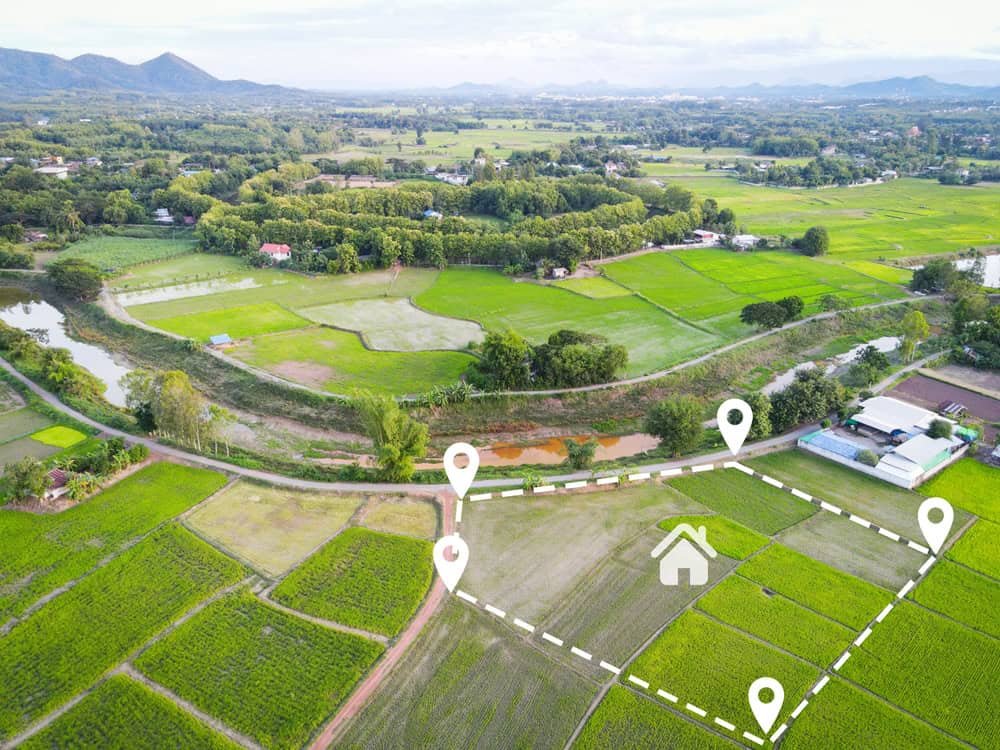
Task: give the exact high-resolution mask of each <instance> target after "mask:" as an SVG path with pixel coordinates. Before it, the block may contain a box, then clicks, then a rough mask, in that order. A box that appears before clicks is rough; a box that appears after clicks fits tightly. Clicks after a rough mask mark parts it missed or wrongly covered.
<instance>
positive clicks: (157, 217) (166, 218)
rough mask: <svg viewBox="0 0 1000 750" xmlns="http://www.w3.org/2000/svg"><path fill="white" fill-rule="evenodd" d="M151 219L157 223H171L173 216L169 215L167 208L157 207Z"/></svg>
mask: <svg viewBox="0 0 1000 750" xmlns="http://www.w3.org/2000/svg"><path fill="white" fill-rule="evenodd" d="M153 221H155V222H156V223H157V224H173V223H174V217H173V216H171V215H170V209H169V208H158V209H156V210H155V211H153Z"/></svg>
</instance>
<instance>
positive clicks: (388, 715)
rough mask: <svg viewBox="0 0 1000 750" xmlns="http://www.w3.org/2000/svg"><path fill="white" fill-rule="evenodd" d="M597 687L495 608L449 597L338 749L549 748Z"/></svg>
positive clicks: (558, 744) (557, 744) (562, 740)
mask: <svg viewBox="0 0 1000 750" xmlns="http://www.w3.org/2000/svg"><path fill="white" fill-rule="evenodd" d="M596 694H597V685H596V684H595V683H592V682H590V681H589V680H587V679H585V678H584V677H583V676H581V675H580V674H579V673H577V672H575V671H573V670H571V669H568V668H566V667H564V666H561V665H558V664H553V663H552V662H551V661H550V660H549V659H547V658H546V657H545V655H544V654H542V653H541V652H540V651H539V650H537V649H536V648H533V647H531V646H529V645H527V644H526V643H525V642H524V641H522V640H521V639H519V638H515V637H513V636H512V634H511V632H510V630H509V629H508V628H506V627H504V626H503V625H502V624H501V623H499V622H498V621H497V619H496V618H495V617H493V616H492V615H489V614H487V613H485V612H482V611H477V610H475V609H473V608H471V607H467V606H465V605H463V604H462V603H461V602H459V601H457V600H456V599H454V597H449V598H448V600H447V601H445V603H444V605H443V607H442V608H441V609H439V610H438V612H437V614H435V616H434V618H433V619H432V620H431V621H430V623H429V624H428V625H427V627H425V628H424V629H423V631H421V633H420V636H419V637H418V638H417V640H416V641H415V642H414V643H413V644H412V645H411V646H410V647H409V649H408V650H407V652H406V654H405V655H404V656H403V658H402V660H401V661H400V663H399V665H398V666H397V667H396V669H395V670H394V672H393V676H392V684H391V686H390V688H389V689H384V690H381V691H379V693H378V694H376V695H375V696H374V698H373V699H372V700H371V701H370V702H369V703H368V705H367V706H366V707H365V708H364V710H363V711H362V712H361V713H360V714H359V715H358V717H357V718H356V719H355V720H354V721H353V722H352V723H351V725H350V726H349V727H348V730H347V732H346V734H345V735H344V736H343V738H342V739H341V740H340V743H339V745H338V747H340V748H344V749H345V750H362V749H364V750H368V748H371V747H372V746H373V744H375V745H377V746H382V747H400V748H417V747H421V748H423V747H428V748H429V747H433V748H441V749H442V750H451V749H454V750H465V748H470V747H484V748H485V747H516V748H537V750H556V749H559V748H562V747H564V746H565V744H566V741H567V739H569V736H570V735H571V734H572V732H573V729H574V728H575V726H576V724H577V722H579V720H580V719H581V718H582V717H583V715H584V713H585V712H586V710H587V706H588V705H589V704H590V702H591V700H592V699H593V698H594V696H595V695H596ZM374 738H379V739H378V740H376V739H374Z"/></svg>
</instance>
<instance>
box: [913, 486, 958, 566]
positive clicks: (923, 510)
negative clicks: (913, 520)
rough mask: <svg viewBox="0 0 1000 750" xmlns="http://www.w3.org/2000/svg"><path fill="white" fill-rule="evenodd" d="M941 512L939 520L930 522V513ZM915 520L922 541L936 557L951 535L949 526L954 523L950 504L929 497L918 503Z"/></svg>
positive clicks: (938, 498) (953, 512) (953, 514)
mask: <svg viewBox="0 0 1000 750" xmlns="http://www.w3.org/2000/svg"><path fill="white" fill-rule="evenodd" d="M932 510H939V511H941V520H940V521H932V520H931V511H932ZM917 520H918V521H920V531H921V532H923V535H924V539H926V540H927V544H928V545H929V546H930V548H931V551H932V552H933V553H934V554H935V555H936V554H937V553H938V550H940V549H941V545H942V544H944V540H945V539H947V538H948V534H950V533H951V524H952V523H953V522H954V521H955V511H954V510H953V509H952V507H951V503H949V502H948V501H947V500H944V499H943V498H940V497H929V498H927V499H926V500H924V501H923V502H922V503H920V508H919V509H918V510H917Z"/></svg>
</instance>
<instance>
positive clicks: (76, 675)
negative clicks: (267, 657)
mask: <svg viewBox="0 0 1000 750" xmlns="http://www.w3.org/2000/svg"><path fill="white" fill-rule="evenodd" d="M245 572H246V571H245V569H244V568H243V567H242V566H240V565H238V564H237V563H235V562H233V561H232V560H230V559H229V558H227V557H224V556H223V555H221V554H219V553H218V552H216V551H215V550H214V549H212V547H210V546H209V545H208V544H206V543H204V542H202V541H201V540H199V539H198V538H197V537H195V536H194V535H192V534H190V533H189V532H187V531H185V530H184V529H182V528H180V527H178V526H168V527H165V528H164V529H161V530H160V531H157V532H156V533H155V534H153V535H152V536H150V537H149V538H147V539H145V540H144V541H142V542H140V543H139V544H137V545H136V546H134V547H132V548H131V549H129V550H128V551H126V552H124V553H122V555H121V556H119V557H117V558H116V559H115V560H113V561H112V562H111V563H109V564H108V565H106V566H105V567H103V568H101V569H99V570H97V571H95V572H94V573H93V575H90V576H88V577H87V578H85V579H83V580H82V581H81V582H80V583H79V584H77V585H76V586H75V587H73V588H72V589H70V590H68V591H67V592H65V593H63V594H61V595H60V596H57V597H56V598H55V599H53V600H52V601H51V602H48V603H47V604H46V605H45V606H44V607H42V608H41V609H40V610H39V611H37V612H35V613H33V614H32V615H31V616H30V617H28V619H26V620H24V621H22V622H20V623H18V624H17V625H15V626H14V628H13V629H12V630H11V631H10V633H9V634H7V635H6V636H3V637H2V638H0V640H2V643H3V648H0V685H3V686H4V692H3V697H2V698H0V738H9V737H10V736H11V735H12V734H14V733H16V732H18V731H20V730H22V729H24V728H25V726H27V725H28V724H30V723H31V722H32V721H35V720H36V719H38V718H40V717H42V716H44V715H45V714H46V713H48V712H49V711H51V710H53V709H55V708H57V707H58V706H60V705H61V704H63V703H65V702H66V701H67V700H68V699H69V698H71V697H72V696H73V695H75V694H77V693H78V692H80V691H81V690H82V689H83V688H85V687H87V686H89V685H91V684H93V682H94V681H95V680H96V679H97V678H98V677H100V676H101V675H102V674H103V673H104V672H105V671H107V670H108V669H109V668H111V667H112V666H114V665H115V664H116V663H118V662H120V661H122V660H123V659H125V658H126V657H127V656H128V655H129V654H130V653H132V652H133V651H134V650H135V649H137V648H138V647H139V646H140V645H142V644H143V643H145V642H146V641H147V640H149V638H151V637H152V636H153V635H155V634H156V633H157V632H159V631H160V630H162V629H163V628H164V627H165V626H166V625H168V624H169V623H170V622H171V621H173V620H174V619H175V618H177V617H178V616H179V615H181V614H182V613H184V612H185V611H187V610H189V609H190V608H191V607H193V606H194V605H195V604H197V603H198V602H200V601H201V600H203V599H204V598H205V597H207V596H208V595H209V594H211V593H212V592H213V591H215V590H217V589H219V588H222V587H224V586H226V585H229V584H232V583H235V582H236V581H238V580H239V579H240V578H242V577H243V575H244V574H245ZM83 631H85V635H84V632H83Z"/></svg>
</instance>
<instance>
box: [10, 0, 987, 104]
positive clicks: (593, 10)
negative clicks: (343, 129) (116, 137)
mask: <svg viewBox="0 0 1000 750" xmlns="http://www.w3.org/2000/svg"><path fill="white" fill-rule="evenodd" d="M47 5H48V7H47V8H46V11H47V12H46V16H47V20H46V22H45V23H39V21H38V15H37V9H36V8H34V7H33V6H31V5H30V4H26V3H20V4H16V5H13V6H12V7H9V8H5V11H4V14H5V15H4V24H3V28H2V29H0V45H2V46H12V47H19V48H22V49H32V50H38V51H46V52H54V53H56V54H60V55H63V56H73V55H76V54H81V53H84V52H96V53H99V54H107V55H111V56H115V57H119V58H121V59H124V60H126V61H128V62H140V61H142V60H144V59H148V58H149V57H153V56H155V55H157V54H159V53H161V52H163V51H165V50H170V51H173V52H176V53H177V54H179V55H181V56H183V57H186V58H187V59H189V60H191V61H192V62H194V63H195V64H197V65H200V66H202V67H204V68H206V69H207V70H208V71H209V72H211V73H213V74H214V75H218V76H220V77H226V78H236V77H241V78H251V79H254V80H259V81H264V82H276V83H285V84H290V85H301V86H315V87H330V86H343V87H352V88H359V87H366V86H369V87H375V86H377V87H410V86H422V85H450V84H454V83H457V82H459V81H463V80H472V81H496V80H503V79H507V78H518V79H522V80H525V81H527V82H533V83H545V82H559V83H561V82H576V81H581V80H587V79H595V78H601V79H607V80H610V81H612V82H615V83H622V84H633V85H657V84H658V85H692V84H701V83H716V82H720V83H735V82H749V81H750V80H754V79H760V80H763V81H765V82H778V81H782V80H787V79H789V78H792V77H795V76H796V75H798V74H799V73H800V72H801V71H802V70H817V71H818V70H820V69H821V68H822V69H825V70H827V73H826V76H827V78H836V76H837V72H836V67H835V66H837V65H842V66H843V70H844V71H845V76H844V77H850V78H856V77H857V75H858V74H857V73H854V72H852V73H846V71H848V70H849V71H856V70H858V68H859V64H860V63H863V62H864V61H865V60H871V68H872V69H871V71H870V73H869V74H868V75H869V77H875V76H879V75H883V74H891V73H892V72H893V67H894V66H895V67H896V68H898V69H899V70H903V69H906V70H909V69H910V67H911V66H912V65H913V64H914V63H919V61H920V60H922V59H927V60H930V59H932V58H951V59H954V58H969V59H972V58H992V59H1000V49H998V48H997V46H996V45H995V44H993V43H992V42H990V41H989V40H991V39H995V38H996V34H995V31H994V33H993V34H989V35H978V36H977V35H974V34H973V33H972V31H971V30H973V29H980V30H982V29H994V30H996V29H997V28H998V27H1000V4H996V3H992V2H984V1H982V0H974V1H972V2H970V1H968V0H966V1H965V2H959V3H952V4H951V5H949V6H948V8H947V10H946V11H943V10H941V9H935V12H933V13H931V12H927V11H922V10H921V8H920V5H921V4H920V3H919V1H917V2H915V1H914V0H874V2H873V1H872V0H838V2H833V3H831V2H829V0H822V1H818V0H801V1H800V2H794V0H700V1H696V0H671V1H670V2H666V3H664V2H656V3H651V2H649V1H648V0H616V2H613V3H609V2H607V0H550V1H549V2H545V0H336V1H335V2H330V0H282V1H281V2H280V3H279V2H277V1H276V0H213V1H212V2H208V3H206V2H204V0H197V1H196V0H174V2H171V3H169V4H167V5H164V4H162V3H160V4H154V3H122V2H120V0H90V1H89V2H87V3H80V2H78V1H77V2H69V0H53V1H52V2H50V3H48V4H47ZM977 38H978V39H979V40H980V41H979V42H977V41H976V39H977ZM876 61H877V62H876ZM824 66H825V68H824ZM861 67H862V68H863V65H862V66H861ZM918 67H919V66H918ZM863 75H864V74H862V76H863ZM997 82H998V83H1000V81H997Z"/></svg>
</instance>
